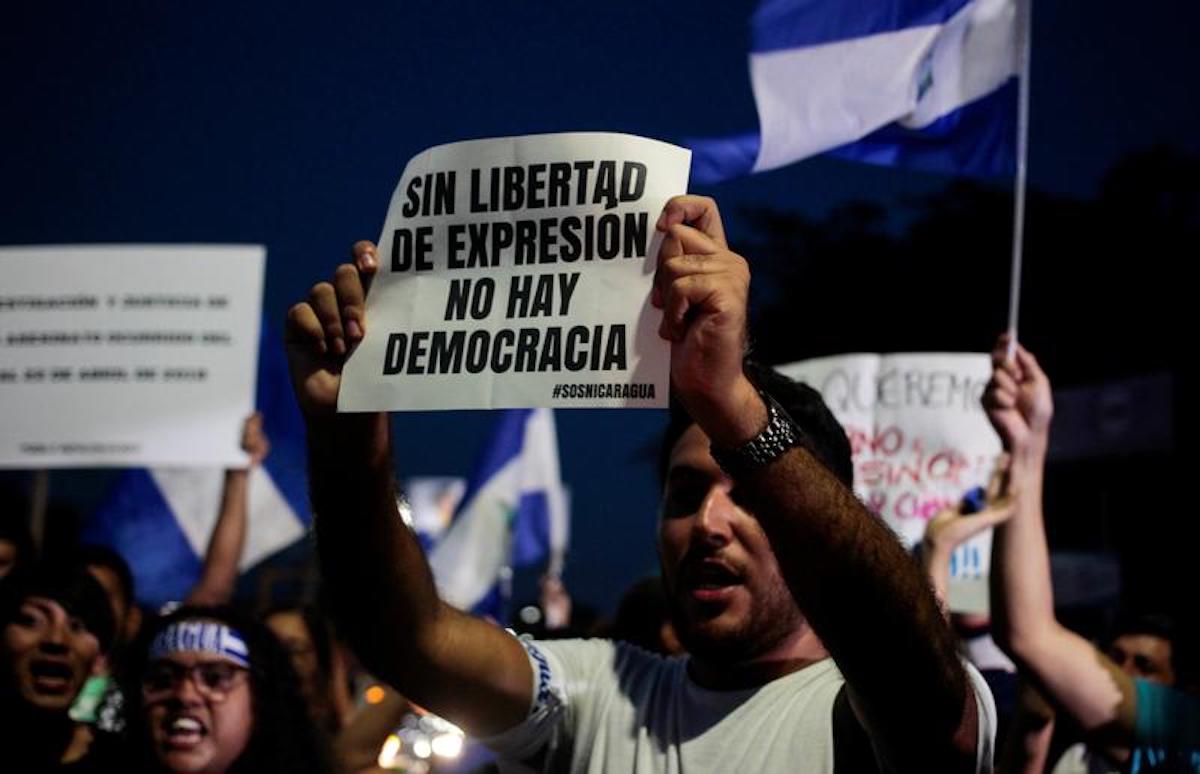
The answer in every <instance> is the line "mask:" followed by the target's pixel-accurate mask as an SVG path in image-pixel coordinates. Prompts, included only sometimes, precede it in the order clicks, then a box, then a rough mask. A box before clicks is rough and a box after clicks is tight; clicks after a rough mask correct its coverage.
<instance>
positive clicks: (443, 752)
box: [433, 734, 463, 758]
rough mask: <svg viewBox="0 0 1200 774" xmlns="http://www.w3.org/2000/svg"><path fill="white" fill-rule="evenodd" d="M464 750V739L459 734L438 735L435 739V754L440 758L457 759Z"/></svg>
mask: <svg viewBox="0 0 1200 774" xmlns="http://www.w3.org/2000/svg"><path fill="white" fill-rule="evenodd" d="M462 748H463V738H462V737H461V736H459V735H458V734H438V735H437V736H435V737H434V738H433V754H434V755H437V756H438V757H440V758H457V757H458V756H459V755H460V754H462Z"/></svg>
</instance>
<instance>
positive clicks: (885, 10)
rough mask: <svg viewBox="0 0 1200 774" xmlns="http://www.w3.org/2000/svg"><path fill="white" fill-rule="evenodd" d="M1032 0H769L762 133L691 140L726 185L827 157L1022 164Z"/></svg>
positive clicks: (757, 35) (699, 167) (700, 160)
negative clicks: (1018, 159) (1022, 74)
mask: <svg viewBox="0 0 1200 774" xmlns="http://www.w3.org/2000/svg"><path fill="white" fill-rule="evenodd" d="M1028 2H1029V0H869V1H865V2H856V3H847V2H843V1H842V0H762V2H760V3H759V5H758V7H757V9H756V11H755V13H754V15H753V17H752V19H751V51H750V57H749V59H750V80H751V85H752V88H753V90H754V100H755V104H756V106H757V109H758V118H759V129H758V131H751V132H746V133H744V134H740V135H737V136H732V137H722V138H707V139H695V140H691V141H685V144H686V145H688V146H690V147H691V148H692V179H693V180H694V181H696V182H700V183H716V182H720V181H722V180H727V179H730V178H733V177H738V176H741V175H746V174H750V173H753V172H763V171H766V170H770V169H776V168H778V167H782V166H786V165H788V164H791V163H793V162H796V161H799V160H801V159H805V158H808V157H810V156H815V155H817V154H821V153H828V154H830V155H833V156H836V157H839V158H845V159H850V160H855V161H862V162H867V163H873V164H885V165H896V166H907V167H913V168H919V169H925V170H928V171H935V172H946V173H954V174H969V175H977V176H1000V175H1004V174H1011V173H1012V172H1013V170H1014V169H1015V155H1016V153H1015V150H1016V121H1017V95H1018V90H1017V77H1018V74H1019V73H1018V71H1019V69H1020V68H1019V61H1020V57H1019V53H1018V52H1019V47H1020V44H1021V42H1022V36H1024V35H1025V34H1027V24H1026V23H1025V22H1024V20H1025V19H1027V16H1026V13H1027V6H1025V5H1024V4H1025V3H1028Z"/></svg>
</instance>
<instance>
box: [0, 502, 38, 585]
mask: <svg viewBox="0 0 1200 774" xmlns="http://www.w3.org/2000/svg"><path fill="white" fill-rule="evenodd" d="M0 498H2V502H3V505H2V506H0V579H3V578H4V577H5V576H6V575H8V574H9V573H10V572H12V571H13V570H15V569H17V568H18V567H21V566H22V565H25V564H29V563H30V562H32V561H33V557H34V550H33V536H32V535H31V534H30V532H29V521H28V519H29V514H28V506H27V505H26V504H25V502H24V498H22V497H20V496H19V495H18V494H17V493H16V492H14V491H10V490H9V488H8V487H4V489H3V490H2V492H0Z"/></svg>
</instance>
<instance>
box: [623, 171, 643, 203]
mask: <svg viewBox="0 0 1200 774" xmlns="http://www.w3.org/2000/svg"><path fill="white" fill-rule="evenodd" d="M645 191H646V165H645V164H642V163H640V162H637V161H627V162H625V163H624V164H622V165H621V201H622V202H636V201H637V200H638V199H640V198H642V194H643V193H645Z"/></svg>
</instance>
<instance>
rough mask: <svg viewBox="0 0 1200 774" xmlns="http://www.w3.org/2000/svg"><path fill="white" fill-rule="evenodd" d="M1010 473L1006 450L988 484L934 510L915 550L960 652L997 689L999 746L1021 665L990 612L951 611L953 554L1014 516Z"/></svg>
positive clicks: (1013, 705)
mask: <svg viewBox="0 0 1200 774" xmlns="http://www.w3.org/2000/svg"><path fill="white" fill-rule="evenodd" d="M1007 476H1008V457H1007V455H1003V454H1002V455H1001V456H1000V459H998V460H997V461H996V466H995V469H994V471H993V472H992V475H991V477H990V479H989V481H988V484H987V487H986V488H979V489H973V490H971V491H970V492H967V493H966V494H965V495H964V496H963V498H962V500H961V501H960V502H959V503H956V504H955V505H953V506H950V507H947V508H944V509H942V510H941V511H939V512H938V513H937V514H935V515H934V516H933V517H932V518H931V519H930V520H929V521H928V522H927V523H926V524H925V534H924V535H923V536H922V539H921V542H920V543H919V544H918V545H917V546H916V548H915V549H914V550H915V553H916V554H917V556H918V557H919V559H920V561H921V565H922V566H923V567H924V568H925V572H926V574H927V575H928V576H929V580H930V583H931V584H932V585H933V591H934V593H935V594H936V595H937V597H938V599H939V600H940V601H941V603H942V608H943V610H944V611H945V614H946V616H947V618H948V620H949V621H950V625H951V626H952V627H953V628H954V631H955V633H956V634H958V638H959V650H960V651H961V652H962V654H963V655H964V656H965V657H966V659H967V660H968V661H970V662H971V663H972V664H973V665H974V666H975V668H976V669H978V670H979V672H980V674H982V675H983V678H984V680H986V681H987V684H988V687H989V688H990V689H991V691H992V696H993V698H994V699H995V702H996V716H997V722H996V744H997V749H998V750H1003V748H1004V743H1005V740H1006V737H1007V735H1008V730H1009V724H1010V721H1011V720H1012V717H1013V715H1014V713H1015V711H1016V701H1017V694H1018V682H1017V675H1016V672H1017V668H1016V665H1015V664H1013V662H1012V661H1011V660H1010V659H1009V658H1008V656H1006V655H1005V654H1004V652H1003V651H1001V650H1000V648H999V647H998V646H997V645H996V642H995V640H993V639H992V635H991V619H990V617H989V615H988V613H987V612H986V611H983V610H976V611H974V612H966V611H952V610H951V608H950V594H949V588H950V568H951V558H952V556H953V554H954V552H955V551H956V550H958V548H959V547H960V546H962V545H963V544H965V543H966V542H967V541H969V540H970V539H971V538H973V537H975V536H976V535H978V534H980V533H981V532H983V531H984V530H986V529H990V528H992V527H994V526H996V525H997V524H1000V523H1002V522H1004V521H1007V520H1008V519H1009V518H1010V517H1011V516H1012V513H1013V504H1012V498H1010V497H1008V496H1007V493H1006V492H1005V489H1006V485H1007ZM983 601H984V602H986V600H983Z"/></svg>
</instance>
